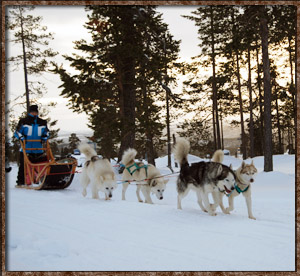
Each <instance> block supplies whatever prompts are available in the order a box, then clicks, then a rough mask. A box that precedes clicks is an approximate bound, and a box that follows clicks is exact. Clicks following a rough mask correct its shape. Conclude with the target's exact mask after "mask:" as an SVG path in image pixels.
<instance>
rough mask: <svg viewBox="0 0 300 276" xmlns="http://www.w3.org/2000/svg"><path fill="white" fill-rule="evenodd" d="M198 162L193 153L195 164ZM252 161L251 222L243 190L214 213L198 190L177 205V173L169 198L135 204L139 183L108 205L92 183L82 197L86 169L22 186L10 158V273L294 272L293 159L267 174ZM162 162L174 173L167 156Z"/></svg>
mask: <svg viewBox="0 0 300 276" xmlns="http://www.w3.org/2000/svg"><path fill="white" fill-rule="evenodd" d="M199 160H201V159H200V158H198V157H197V156H192V155H190V156H189V161H190V162H197V161H199ZM253 160H254V164H255V165H256V167H257V168H258V175H257V178H256V181H255V182H254V183H253V187H252V205H253V214H254V216H255V217H256V218H257V220H251V219H249V218H248V216H247V207H246V204H245V200H244V198H243V196H241V195H240V196H239V197H237V198H236V199H235V210H234V211H233V212H232V213H231V214H230V215H225V214H223V213H222V212H221V210H220V209H217V213H218V214H217V216H216V217H212V216H209V215H208V214H207V213H204V212H202V211H201V210H200V208H199V206H198V204H197V201H196V195H195V194H194V193H193V192H190V194H189V195H188V196H187V197H186V198H184V199H183V201H182V208H183V210H178V209H177V206H176V205H177V192H176V176H174V175H171V176H169V179H170V181H169V183H168V184H167V189H166V191H165V194H164V199H163V200H161V201H159V200H158V199H157V198H156V197H154V196H153V197H152V199H153V202H154V204H153V205H150V204H145V203H139V202H137V199H136V195H135V185H131V186H130V187H129V188H128V190H127V193H126V199H127V200H126V201H122V200H121V190H122V187H121V186H119V187H118V189H117V190H116V191H115V193H114V195H113V198H112V200H110V201H105V200H104V195H103V194H101V193H100V198H101V199H100V200H94V199H92V198H91V191H90V189H88V195H87V197H86V198H84V197H83V196H82V194H81V187H80V183H79V177H80V173H77V174H76V175H75V177H74V180H73V182H72V184H71V186H69V188H67V189H65V190H57V191H35V190H25V189H17V188H15V179H16V175H17V170H18V168H17V166H16V165H15V164H13V169H12V171H11V172H10V173H8V174H6V227H7V232H6V233H7V234H6V258H7V260H6V261H7V262H6V265H7V266H6V270H9V271H294V270H295V156H294V155H278V156H274V158H273V162H274V171H273V172H268V173H266V172H263V158H262V157H257V158H254V159H253ZM241 162H242V160H240V159H236V158H234V157H232V156H225V160H224V163H225V164H227V165H229V164H232V165H233V168H234V169H236V168H237V167H238V166H240V164H241ZM250 162H251V160H246V163H250ZM172 164H173V167H174V160H173V157H172ZM156 165H157V167H158V168H159V169H160V171H161V172H162V174H170V170H169V169H168V168H167V167H166V165H167V158H166V157H164V158H158V159H157V160H156ZM116 169H117V168H116ZM79 170H81V169H80V168H78V171H79ZM116 171H117V170H116ZM176 171H178V168H176ZM118 178H121V176H120V175H118ZM224 203H225V206H227V200H226V199H224Z"/></svg>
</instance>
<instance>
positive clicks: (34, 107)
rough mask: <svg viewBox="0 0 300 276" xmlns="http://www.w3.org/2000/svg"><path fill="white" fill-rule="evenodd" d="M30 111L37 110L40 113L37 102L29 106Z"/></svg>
mask: <svg viewBox="0 0 300 276" xmlns="http://www.w3.org/2000/svg"><path fill="white" fill-rule="evenodd" d="M30 112H37V113H39V110H38V106H37V105H36V104H34V105H31V106H29V113H30Z"/></svg>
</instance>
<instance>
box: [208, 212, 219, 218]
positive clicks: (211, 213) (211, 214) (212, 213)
mask: <svg viewBox="0 0 300 276" xmlns="http://www.w3.org/2000/svg"><path fill="white" fill-rule="evenodd" d="M208 214H209V215H210V216H213V217H214V216H216V215H217V213H216V212H209V213H208Z"/></svg>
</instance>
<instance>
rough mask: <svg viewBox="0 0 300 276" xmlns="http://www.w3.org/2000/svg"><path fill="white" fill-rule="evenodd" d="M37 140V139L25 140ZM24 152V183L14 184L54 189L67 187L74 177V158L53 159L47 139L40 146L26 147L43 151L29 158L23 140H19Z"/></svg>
mask: <svg viewBox="0 0 300 276" xmlns="http://www.w3.org/2000/svg"><path fill="white" fill-rule="evenodd" d="M27 141H28V142H39V140H27ZM20 143H21V147H22V149H23V153H24V177H25V185H22V186H18V185H17V186H16V187H18V188H27V189H35V190H54V189H65V188H67V187H69V186H70V185H71V183H72V180H73V178H74V173H75V170H76V167H77V160H76V159H75V158H64V159H61V160H55V158H54V156H53V154H52V151H51V148H50V145H49V141H48V140H47V141H46V142H44V143H43V145H42V147H41V148H26V150H43V151H44V153H43V154H42V155H41V156H39V157H37V158H31V157H30V156H28V154H27V153H26V151H25V142H24V141H20Z"/></svg>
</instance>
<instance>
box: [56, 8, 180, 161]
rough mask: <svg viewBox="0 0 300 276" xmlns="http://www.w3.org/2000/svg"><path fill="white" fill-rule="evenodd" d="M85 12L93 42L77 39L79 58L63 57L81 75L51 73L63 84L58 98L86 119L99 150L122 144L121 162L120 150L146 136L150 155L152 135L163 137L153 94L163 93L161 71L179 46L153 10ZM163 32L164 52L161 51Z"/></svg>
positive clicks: (57, 68)
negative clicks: (62, 99)
mask: <svg viewBox="0 0 300 276" xmlns="http://www.w3.org/2000/svg"><path fill="white" fill-rule="evenodd" d="M88 10H91V11H92V14H91V15H89V16H88V19H89V20H88V22H87V24H86V28H87V29H88V31H89V32H90V33H91V35H92V40H93V42H92V43H91V44H88V43H86V42H85V41H77V42H76V44H75V47H76V49H78V50H80V51H82V52H83V56H74V57H70V56H65V58H66V59H67V60H69V61H70V62H71V66H72V67H74V68H76V69H77V70H78V71H79V74H78V75H74V76H71V75H70V74H68V73H67V72H66V71H65V70H64V69H63V68H62V67H58V66H56V69H55V72H57V73H59V74H60V77H61V80H62V82H63V85H62V87H63V92H62V95H63V96H64V97H67V98H69V99H70V104H71V106H72V108H73V109H74V110H75V111H79V112H82V111H83V112H86V113H87V114H88V115H89V118H90V120H89V122H90V127H92V128H93V129H94V131H95V138H96V139H97V140H98V141H99V143H101V148H103V147H105V148H106V149H112V152H115V150H116V145H117V144H118V143H120V149H119V151H118V159H119V160H120V159H121V156H122V153H123V151H124V150H125V149H126V148H128V147H133V146H135V143H136V138H138V137H145V136H144V134H145V133H146V136H147V138H146V139H149V140H150V144H149V146H148V147H147V152H148V154H149V153H150V152H151V149H150V147H151V145H152V146H153V141H154V140H155V139H154V137H155V135H160V133H161V130H159V128H160V126H161V124H159V120H160V116H158V115H159V113H158V107H155V104H154V102H155V101H156V100H157V99H159V98H161V96H160V95H159V93H155V92H154V91H161V86H160V83H161V82H162V80H163V77H164V76H163V74H162V72H165V69H166V68H168V66H171V62H172V61H174V60H175V59H176V58H177V54H178V51H179V47H178V44H179V43H178V42H177V41H175V40H174V39H173V38H172V37H171V35H170V34H169V33H168V30H167V25H166V24H163V23H162V19H161V15H160V14H157V13H156V11H155V7H153V6H143V7H139V6H91V7H88ZM165 34H167V36H168V40H167V41H166V42H165V46H166V47H165V48H166V51H164V50H163V47H162V45H163V42H162V41H163V40H162V37H165ZM145 114H147V118H145ZM144 119H146V123H147V125H145V121H143V120H144ZM152 127H154V129H153V130H152ZM139 132H140V133H139ZM112 145H113V146H112ZM106 154H109V153H106ZM112 154H113V153H112ZM151 155H153V152H152V153H151ZM151 159H153V157H151Z"/></svg>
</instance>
